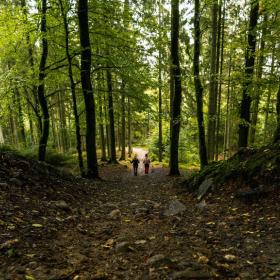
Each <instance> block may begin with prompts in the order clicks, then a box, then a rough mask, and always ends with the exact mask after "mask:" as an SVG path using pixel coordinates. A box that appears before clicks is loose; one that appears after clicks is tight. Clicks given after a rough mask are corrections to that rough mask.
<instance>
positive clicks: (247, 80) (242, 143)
mask: <svg viewBox="0 0 280 280" xmlns="http://www.w3.org/2000/svg"><path fill="white" fill-rule="evenodd" d="M258 15H259V0H251V11H250V19H249V27H248V42H247V47H246V54H245V77H244V83H243V94H242V101H241V108H240V124H239V132H238V133H239V141H238V145H239V147H247V146H248V133H249V125H250V107H251V101H252V99H251V95H250V92H251V85H252V80H253V73H254V65H255V50H256V26H257V23H258Z"/></svg>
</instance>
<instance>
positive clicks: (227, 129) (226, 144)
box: [224, 53, 232, 159]
mask: <svg viewBox="0 0 280 280" xmlns="http://www.w3.org/2000/svg"><path fill="white" fill-rule="evenodd" d="M231 68H232V55H231V53H230V57H229V67H228V84H227V101H226V102H227V103H226V120H225V132H224V159H226V158H227V155H228V152H229V151H228V150H229V144H228V139H229V122H230V95H231V92H230V91H231Z"/></svg>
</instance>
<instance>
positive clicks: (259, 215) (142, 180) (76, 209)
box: [0, 151, 280, 280]
mask: <svg viewBox="0 0 280 280" xmlns="http://www.w3.org/2000/svg"><path fill="white" fill-rule="evenodd" d="M138 152H139V151H138ZM102 172H103V173H102V175H103V178H105V181H102V182H98V183H95V184H90V185H89V184H88V183H87V182H86V183H84V185H83V188H82V187H80V188H79V187H78V186H79V185H78V184H77V191H76V192H73V193H71V194H70V193H68V194H67V189H66V190H65V191H64V192H62V189H61V191H60V194H61V195H58V194H57V191H56V193H55V194H52V199H53V195H58V196H59V199H60V202H61V201H65V202H66V205H56V204H55V208H54V209H52V207H51V205H52V204H50V200H51V199H50V197H49V196H50V195H49V194H47V195H46V194H45V195H43V196H40V197H37V198H36V196H35V195H34V194H33V197H32V200H30V198H29V200H27V201H29V202H25V209H21V208H20V207H22V206H21V204H20V203H19V200H20V199H21V198H17V202H16V203H14V204H13V205H15V204H17V203H18V204H19V205H18V207H19V208H20V209H19V210H17V209H18V208H15V209H14V210H13V211H15V212H16V213H13V214H12V215H11V221H13V219H15V217H17V219H20V220H21V221H22V222H21V221H20V220H15V221H14V222H13V224H14V225H16V226H17V223H18V224H19V225H20V226H19V228H18V230H17V231H16V230H15V229H12V230H10V231H9V230H7V231H6V232H3V231H2V233H1V237H0V238H1V239H0V241H1V242H0V244H1V243H2V245H1V246H2V247H1V246H0V253H1V255H0V267H1V269H0V279H1V280H2V279H11V280H16V279H29V280H32V279H39V280H45V279H46V280H52V279H53V280H54V279H75V280H78V279H79V280H86V279H87V280H90V279H139V280H142V279H215V278H219V279H270V278H273V277H274V278H276V279H279V277H280V258H279V254H280V239H279V233H280V227H279V207H276V206H273V207H272V205H271V206H265V205H266V204H267V202H266V201H263V202H262V203H261V204H255V205H253V206H252V205H251V206H247V205H246V204H242V203H240V202H239V201H236V200H234V199H232V198H231V197H230V196H228V197H220V196H216V197H214V196H213V197H210V198H209V200H208V201H207V202H206V204H204V203H201V204H197V202H196V201H195V200H194V199H193V198H192V197H191V196H190V195H188V194H187V193H186V192H185V191H184V190H183V189H182V187H179V185H178V182H177V181H174V179H172V178H169V177H168V176H166V173H167V172H166V170H164V169H159V170H155V172H153V173H151V174H148V175H146V176H138V177H134V176H131V174H130V173H129V171H127V169H125V168H123V167H121V166H114V167H111V168H110V169H109V170H108V169H106V168H104V170H103V171H102ZM36 195H38V196H39V194H36ZM40 195H41V194H40ZM71 197H72V198H71ZM73 198H74V199H73ZM36 199H37V200H38V203H37V204H36V203H33V202H32V201H33V200H34V201H35V200H36ZM23 200H24V199H23ZM37 200H36V201H37ZM24 201H26V197H25V200H24ZM180 203H182V204H183V206H182V204H180ZM0 204H1V201H0ZM62 204H63V203H62ZM30 205H31V206H30ZM6 207H12V204H11V205H10V206H9V205H8V206H7V203H6ZM182 207H183V208H182ZM29 208H30V209H29ZM10 209H11V208H10ZM17 211H18V212H17ZM32 211H33V212H32ZM36 211H37V212H38V213H39V216H38V213H37V212H36ZM176 211H177V212H178V213H176ZM19 213H21V215H19ZM30 213H32V215H33V216H32V217H31V218H30V219H32V224H33V229H32V227H31V226H29V228H26V226H25V224H24V223H25V221H26V223H28V222H29V221H28V219H27V217H29V216H28V215H30ZM36 213H37V214H36ZM5 215H6V216H4V214H3V215H2V216H0V222H1V221H2V222H4V219H6V220H5V223H7V224H8V222H7V221H8V218H7V217H10V216H9V215H8V214H7V213H6V214H5ZM11 223H12V222H11ZM11 223H10V225H11ZM29 224H30V222H29ZM38 224H39V225H40V224H41V225H42V226H43V227H40V226H36V225H38ZM34 225H35V226H34ZM0 226H1V223H0ZM30 228H31V230H30ZM5 234H6V235H5ZM4 235H5V236H4ZM3 236H4V237H3ZM15 239H18V241H15ZM5 240H10V241H13V240H14V242H15V244H18V245H17V246H16V245H11V246H8V245H5V246H8V247H7V248H8V249H7V248H6V247H5V246H4V245H3V244H4V243H5V242H4V241H5ZM14 246H15V248H14ZM6 249H7V250H6ZM11 249H14V251H11Z"/></svg>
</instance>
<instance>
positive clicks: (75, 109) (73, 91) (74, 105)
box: [59, 0, 85, 177]
mask: <svg viewBox="0 0 280 280" xmlns="http://www.w3.org/2000/svg"><path fill="white" fill-rule="evenodd" d="M59 5H60V11H61V15H62V17H63V25H64V32H65V52H66V57H67V62H68V77H69V81H70V88H71V97H72V109H73V113H74V119H75V132H76V150H77V153H78V163H79V169H80V174H81V176H82V177H84V176H85V168H84V161H83V153H82V137H81V128H80V117H79V113H78V107H77V97H76V83H75V81H74V77H73V67H72V66H73V65H72V58H71V55H70V50H69V25H68V18H67V12H66V11H65V9H64V6H63V3H62V0H59Z"/></svg>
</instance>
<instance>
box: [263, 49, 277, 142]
mask: <svg viewBox="0 0 280 280" xmlns="http://www.w3.org/2000/svg"><path fill="white" fill-rule="evenodd" d="M274 64H275V45H274V46H273V49H272V58H271V70H270V77H271V78H272V77H273V75H274V68H275V66H274ZM271 91H272V87H271V86H270V87H269V90H268V93H267V99H266V105H265V115H264V138H263V143H264V144H265V143H266V142H267V127H268V115H269V107H270V99H271Z"/></svg>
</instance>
